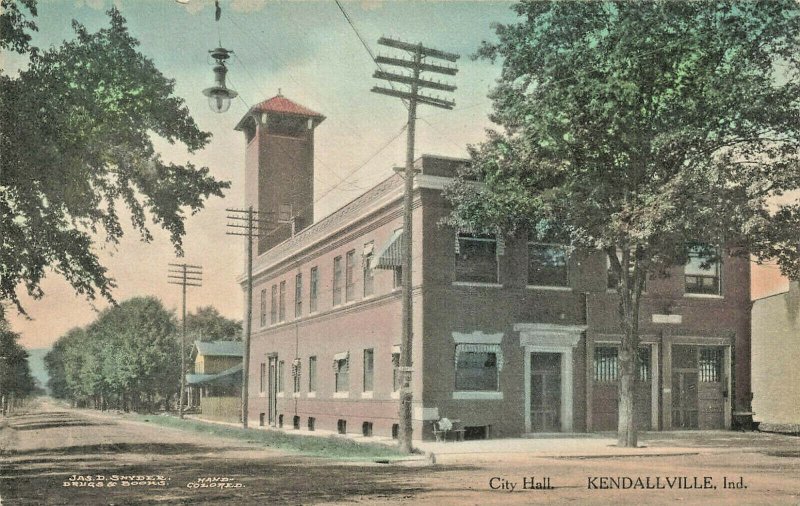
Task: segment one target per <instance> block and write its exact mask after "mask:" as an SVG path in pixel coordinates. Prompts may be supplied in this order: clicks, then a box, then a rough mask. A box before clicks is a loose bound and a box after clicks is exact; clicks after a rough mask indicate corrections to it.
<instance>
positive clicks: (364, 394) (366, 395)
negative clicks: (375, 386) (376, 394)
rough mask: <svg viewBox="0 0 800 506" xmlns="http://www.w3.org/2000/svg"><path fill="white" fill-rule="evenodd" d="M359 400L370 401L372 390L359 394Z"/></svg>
mask: <svg viewBox="0 0 800 506" xmlns="http://www.w3.org/2000/svg"><path fill="white" fill-rule="evenodd" d="M361 398H362V399H372V390H369V391H367V392H361Z"/></svg>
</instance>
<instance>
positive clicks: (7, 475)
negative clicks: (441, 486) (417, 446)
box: [0, 447, 468, 504]
mask: <svg viewBox="0 0 800 506" xmlns="http://www.w3.org/2000/svg"><path fill="white" fill-rule="evenodd" d="M82 448H83V449H87V448H89V447H82ZM129 449H131V450H132V449H133V448H129ZM160 449H161V450H164V448H163V447H162V448H160ZM202 450H203V451H204V452H208V451H209V448H208V447H205V448H203V449H202ZM176 455H179V456H178V458H176V459H170V460H167V459H155V460H153V462H152V463H148V464H137V465H130V464H124V463H122V462H120V461H119V460H111V459H107V460H104V459H103V456H100V455H98V458H97V459H96V460H94V461H93V462H91V463H90V462H88V461H86V460H85V459H81V462H75V461H72V460H67V461H55V462H52V463H50V464H49V465H47V464H45V465H42V464H41V461H42V459H36V461H35V463H34V462H31V461H19V462H13V463H10V464H2V465H0V471H1V472H0V490H2V496H3V497H4V498H8V499H9V503H10V504H299V503H302V504H314V503H320V502H332V501H343V502H354V501H366V502H371V501H375V500H380V499H390V498H391V499H397V500H400V499H402V500H411V499H413V497H414V496H415V495H416V494H419V493H420V492H422V491H430V490H431V488H430V486H423V485H422V482H423V480H424V481H425V482H426V483H428V484H429V483H430V477H431V474H438V473H442V472H453V471H459V470H464V469H468V468H466V467H460V468H457V467H448V468H447V470H446V471H445V470H444V469H443V468H437V467H416V468H412V467H403V466H397V465H374V464H370V465H352V464H348V465H342V464H334V463H331V464H327V463H324V462H323V463H320V460H318V459H311V458H299V457H285V456H284V457H275V456H271V457H267V458H261V459H228V458H224V457H219V458H218V457H213V456H208V455H204V456H200V457H198V456H191V455H187V453H184V454H183V455H182V456H181V455H180V454H176ZM53 456H54V457H56V455H53ZM73 474H80V475H93V476H96V475H103V476H105V477H106V480H109V479H110V477H111V475H118V476H137V475H151V476H152V475H162V476H164V477H165V478H166V479H167V481H166V483H165V484H164V485H163V486H159V485H144V486H138V485H137V486H124V484H123V482H122V481H118V482H117V486H116V487H114V488H89V487H85V486H81V487H76V486H72V485H69V483H70V477H71V476H72V475H73ZM207 477H224V478H229V479H230V480H231V481H230V483H232V484H241V487H240V488H227V489H216V488H190V487H192V486H193V485H194V484H196V483H198V479H200V478H207ZM65 484H67V485H66V486H65ZM190 484H191V485H190Z"/></svg>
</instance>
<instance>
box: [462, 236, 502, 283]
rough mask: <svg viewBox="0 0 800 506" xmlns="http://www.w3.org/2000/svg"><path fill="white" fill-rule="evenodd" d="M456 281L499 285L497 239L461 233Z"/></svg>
mask: <svg viewBox="0 0 800 506" xmlns="http://www.w3.org/2000/svg"><path fill="white" fill-rule="evenodd" d="M455 273H456V281H464V282H470V283H497V280H498V263H497V239H496V238H495V237H494V236H488V235H477V234H469V233H463V232H459V234H458V237H457V238H456V266H455Z"/></svg>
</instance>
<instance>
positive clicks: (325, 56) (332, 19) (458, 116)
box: [0, 0, 785, 348]
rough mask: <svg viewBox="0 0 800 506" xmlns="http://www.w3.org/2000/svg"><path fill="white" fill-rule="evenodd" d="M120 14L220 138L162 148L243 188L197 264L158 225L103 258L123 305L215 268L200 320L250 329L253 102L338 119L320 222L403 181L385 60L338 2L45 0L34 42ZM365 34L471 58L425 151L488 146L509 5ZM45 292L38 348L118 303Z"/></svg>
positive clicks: (382, 21) (366, 21) (215, 212)
mask: <svg viewBox="0 0 800 506" xmlns="http://www.w3.org/2000/svg"><path fill="white" fill-rule="evenodd" d="M112 3H113V4H114V5H116V6H117V7H118V8H119V9H120V11H121V13H122V15H123V16H124V17H125V18H126V19H127V21H128V27H129V30H130V32H131V33H132V34H133V36H134V37H136V38H137V39H138V40H139V41H140V42H141V45H140V48H139V49H140V51H141V52H142V53H143V54H145V55H146V56H148V57H150V58H152V59H153V61H154V62H155V64H156V66H157V67H158V68H159V69H160V70H161V71H162V72H163V73H164V74H165V75H166V76H167V77H170V78H173V79H175V81H176V94H177V95H178V96H180V97H182V98H184V99H185V100H186V104H187V106H188V108H189V110H190V112H191V114H192V116H193V117H194V118H195V120H196V121H197V123H198V125H199V127H200V128H201V129H203V130H205V131H209V132H211V133H212V134H213V138H212V140H211V142H210V143H209V144H208V146H207V147H206V148H205V149H203V150H202V151H200V152H197V153H195V154H192V155H190V154H188V153H187V152H186V150H185V149H182V147H181V146H172V145H169V144H167V143H165V142H163V141H160V140H156V148H157V149H158V150H159V151H160V153H161V154H162V157H163V158H164V159H165V160H166V161H173V162H176V163H184V162H186V161H187V160H188V161H192V162H193V163H195V164H198V165H203V166H207V167H209V168H210V169H211V173H212V174H213V175H214V176H215V177H216V178H218V179H222V180H227V181H230V182H231V188H230V189H229V190H228V191H227V192H226V195H225V198H223V199H220V198H212V199H210V200H209V201H208V202H207V203H206V207H205V209H204V210H203V211H201V212H200V213H198V214H197V215H195V216H192V217H190V218H189V219H188V220H187V226H186V230H187V234H186V236H185V238H184V249H185V256H184V257H183V258H181V259H178V258H176V256H175V252H174V249H173V248H172V246H171V244H170V242H169V240H168V237H167V235H166V234H165V233H163V231H161V230H160V229H158V228H157V227H156V226H153V227H151V231H152V232H153V233H154V236H155V239H154V240H153V241H152V242H151V243H147V244H146V243H142V242H140V241H139V237H138V234H137V233H135V232H133V230H132V229H131V227H130V226H129V227H128V228H127V229H126V235H125V237H124V238H123V239H122V241H121V242H120V244H119V245H118V246H116V247H111V246H108V245H104V244H102V243H98V251H99V254H100V257H101V260H102V261H103V262H104V264H105V265H106V266H107V267H108V268H109V270H110V274H111V275H112V276H113V277H114V278H115V279H116V282H117V285H118V288H117V289H116V290H115V292H114V295H115V297H116V299H117V300H118V301H121V300H125V299H127V298H130V297H133V296H140V295H155V296H157V297H159V298H161V299H162V300H163V301H164V303H165V305H166V306H167V307H168V308H171V309H179V308H180V304H181V295H180V287H179V286H176V285H171V284H168V283H167V272H168V264H169V263H170V262H184V261H185V262H187V263H190V264H195V265H202V266H203V286H202V287H199V288H190V289H189V294H188V300H187V307H188V309H189V311H192V310H194V309H195V308H197V307H199V306H207V305H213V306H215V307H216V308H217V309H219V310H220V312H221V313H222V314H223V315H225V316H227V317H230V318H235V319H241V318H242V313H243V295H242V290H241V287H240V286H239V285H238V284H237V283H236V281H235V279H236V277H237V276H239V275H240V274H241V272H242V270H243V265H244V264H243V252H244V242H243V240H240V239H241V238H239V237H235V236H227V235H226V234H225V223H226V218H225V215H226V212H225V208H230V207H241V206H242V205H243V202H244V187H243V180H244V137H243V134H242V133H241V132H236V131H234V129H233V128H234V126H235V125H236V123H237V122H238V121H239V119H240V118H241V117H242V116H243V115H244V114H245V113H246V112H247V110H248V109H249V108H250V107H251V106H252V105H254V104H256V103H258V102H260V101H262V100H264V99H267V98H270V97H272V96H274V95H276V94H278V92H279V90H280V92H281V93H282V94H283V95H284V96H286V97H287V98H289V99H291V100H293V101H295V102H298V103H299V104H301V105H304V106H306V107H308V108H310V109H312V110H315V111H317V112H319V113H321V114H323V115H325V116H326V117H327V119H326V120H325V121H324V122H323V123H322V124H321V125H320V126H319V127H318V128H317V130H316V135H315V142H316V146H315V161H314V163H315V183H314V186H315V201H316V202H315V213H314V214H315V217H316V219H319V218H321V217H324V216H325V215H327V214H329V213H331V212H332V211H334V210H336V209H338V208H339V207H341V206H342V205H343V204H345V203H346V202H348V201H350V200H352V199H353V198H355V197H356V196H358V195H359V194H361V193H362V192H363V191H365V190H366V189H368V188H369V187H370V186H372V185H373V184H375V183H377V182H378V181H380V180H382V179H384V178H385V177H387V176H388V175H390V174H391V170H392V167H394V166H397V165H402V164H403V163H404V159H405V135H400V134H401V129H402V127H403V125H404V124H405V122H406V110H405V109H404V108H403V106H402V105H401V103H400V101H399V100H397V99H394V98H390V97H386V96H383V95H378V94H375V93H371V92H370V88H371V87H372V86H373V85H375V84H382V83H380V82H378V81H377V80H376V79H373V78H372V73H373V71H374V70H375V64H374V63H373V61H372V60H371V58H370V56H369V54H368V52H367V50H366V49H365V48H364V45H363V44H362V42H361V40H359V38H358V36H357V34H356V31H354V29H353V28H352V27H351V26H350V25H349V24H348V22H347V20H346V19H345V17H344V15H343V14H342V12H341V11H340V10H339V8H338V7H337V5H336V3H335V2H333V1H332V0H326V1H315V2H311V1H280V2H278V1H266V0H221V2H220V3H221V6H222V17H221V20H220V21H219V22H215V21H214V7H213V1H212V0H189V2H188V3H187V4H180V3H177V2H175V1H173V0H115V1H113V2H112V1H111V0H40V2H39V6H38V9H39V16H38V17H37V18H36V23H37V24H38V26H39V32H38V33H36V34H35V35H34V39H33V43H34V44H35V45H37V46H39V47H48V46H50V45H54V44H56V45H57V44H60V42H61V41H63V40H65V39H71V38H73V30H72V28H71V23H72V20H73V19H75V20H77V21H79V22H80V23H82V24H84V25H85V26H86V27H87V28H88V29H89V30H90V31H95V30H97V29H99V28H101V27H103V26H106V25H107V24H108V23H107V16H106V14H105V11H107V10H108V9H109V8H110V6H111V5H112ZM342 4H343V5H344V8H345V10H346V11H347V13H348V14H349V16H350V18H351V20H352V22H353V24H354V25H355V27H356V29H357V31H358V33H359V34H360V35H361V37H362V38H363V40H364V42H365V43H366V44H367V46H369V48H370V49H371V50H372V51H373V52H374V53H380V54H387V55H389V54H396V52H395V51H393V50H390V49H388V48H381V47H380V46H378V45H377V40H378V38H379V37H381V36H389V37H392V38H397V39H401V40H405V41H408V42H414V43H416V42H422V43H423V44H425V45H426V46H429V47H434V48H437V49H441V50H444V51H448V52H454V53H458V54H460V55H462V58H461V59H460V60H459V62H458V67H459V69H460V71H459V73H458V74H457V75H456V76H455V77H453V78H449V79H448V80H449V81H450V82H452V83H453V84H455V85H457V86H458V89H457V90H456V91H455V92H454V93H453V95H452V97H451V98H453V99H454V100H455V101H456V108H455V109H454V110H452V111H446V110H442V109H435V108H430V107H425V106H421V108H420V110H419V111H418V116H419V118H420V119H419V121H418V122H417V144H416V146H417V149H416V153H417V155H419V154H422V153H432V154H439V155H445V156H454V157H466V156H467V151H466V146H467V145H468V144H472V143H478V142H480V141H481V140H482V139H483V138H484V136H485V128H487V127H490V126H491V123H490V122H489V120H488V119H487V115H488V113H489V112H490V111H491V103H490V101H489V99H488V98H487V92H488V91H489V90H490V89H491V87H492V86H493V85H494V83H495V81H496V79H497V78H498V76H499V73H500V65H499V63H498V64H494V65H493V64H491V63H490V62H488V61H485V60H477V61H476V60H473V59H471V58H470V55H472V54H474V53H475V51H476V50H477V48H478V47H479V45H480V43H481V41H482V40H490V41H491V40H494V30H493V28H492V24H493V23H495V22H501V23H509V22H513V21H514V20H515V15H514V13H513V12H512V11H511V8H510V7H511V3H510V2H490V1H474V2H455V1H447V2H444V1H439V2H433V1H425V2H422V1H392V2H379V1H375V0H365V1H343V2H342ZM220 44H221V45H222V46H224V47H226V48H228V49H232V50H233V51H234V57H233V58H232V59H231V60H229V65H228V68H229V71H228V85H229V87H231V88H233V89H235V90H236V91H237V92H238V93H239V96H240V98H239V99H237V100H235V101H234V103H233V104H232V106H231V109H230V111H228V112H227V113H225V114H215V113H213V112H211V111H210V109H209V108H208V105H207V103H206V98H205V97H204V96H203V95H202V93H201V92H202V90H203V89H204V88H206V87H209V86H211V85H212V81H213V75H212V71H211V61H210V57H209V55H208V50H209V49H212V48H214V47H217V46H218V45H220ZM3 58H4V59H2V60H0V62H2V65H3V67H4V69H5V70H4V71H5V72H7V73H9V74H13V73H14V72H15V71H16V69H18V68H19V67H20V65H23V64H24V62H22V61H20V60H19V59H17V58H15V57H14V56H9V55H4V56H3ZM777 274H778V273H777V270H776V269H775V268H770V267H767V268H765V269H762V272H760V273H758V274H756V275H754V276H755V278H754V283H753V287H754V296H761V295H764V294H768V293H774V292H776V291H781V290H783V289H784V288H783V287H784V284H785V283H784V282H783V281H781V280H780V279H779V278H778V276H777ZM42 288H43V289H44V291H45V296H44V298H42V299H41V300H38V301H33V300H30V299H28V298H23V304H24V306H25V307H26V309H27V311H28V313H29V315H30V318H31V319H25V318H23V317H20V316H18V315H15V314H14V312H13V311H10V312H9V313H11V314H10V315H9V316H10V319H11V323H12V327H13V328H14V330H15V331H17V332H20V333H21V334H22V339H21V342H22V344H23V345H24V346H26V347H28V348H39V347H46V346H50V345H51V344H52V343H53V342H54V341H55V340H56V339H58V337H60V336H61V335H63V334H64V333H65V332H66V331H67V330H69V329H70V328H73V327H75V326H84V325H86V324H88V323H90V322H91V321H93V320H94V319H95V318H96V316H97V311H98V310H101V309H103V308H105V307H107V303H106V302H104V301H101V300H98V301H95V302H94V303H90V302H88V301H86V300H85V299H84V298H82V297H81V296H78V295H76V294H75V293H74V291H73V290H72V288H71V287H70V286H69V285H68V284H67V283H66V282H65V281H63V280H62V279H61V278H59V277H58V276H57V275H55V274H54V273H50V274H49V275H48V276H47V278H46V279H45V280H44V282H43V284H42Z"/></svg>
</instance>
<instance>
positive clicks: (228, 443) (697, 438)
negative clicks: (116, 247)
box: [0, 403, 800, 506]
mask: <svg viewBox="0 0 800 506" xmlns="http://www.w3.org/2000/svg"><path fill="white" fill-rule="evenodd" d="M454 444H457V443H454ZM647 444H648V445H650V447H651V448H654V447H663V448H674V447H676V446H680V447H689V448H697V449H698V451H697V452H696V453H695V452H685V453H683V454H681V455H669V456H647V457H608V456H600V457H595V458H592V455H591V454H587V455H584V456H581V457H579V456H575V455H572V456H570V457H569V458H553V457H547V458H542V457H537V455H536V452H530V453H528V452H525V453H509V452H507V451H503V450H498V451H497V452H492V451H488V452H483V453H480V454H469V453H458V452H450V453H447V454H440V455H439V456H438V461H439V463H438V464H437V465H435V466H430V465H425V466H421V465H419V464H420V463H417V465H408V464H405V465H398V464H392V465H385V464H373V463H358V464H353V463H345V462H333V461H330V460H325V459H317V458H306V457H298V456H296V455H291V454H286V453H280V452H277V451H274V450H269V449H264V448H263V447H258V446H256V445H254V444H248V443H243V442H242V441H236V440H229V439H224V438H219V437H211V436H205V435H204V436H198V435H197V434H195V433H191V432H182V431H179V430H172V429H165V428H161V427H154V426H150V425H148V424H146V423H141V422H131V421H127V420H120V419H115V418H114V417H111V416H104V415H101V416H98V415H96V414H93V413H91V412H85V411H75V410H67V409H63V408H58V407H56V406H54V405H52V404H46V403H45V404H42V406H41V407H40V408H39V409H38V410H36V411H34V412H31V413H29V414H26V415H21V416H14V417H11V418H9V419H8V420H6V426H5V427H3V428H2V429H0V452H1V453H0V455H1V456H2V460H0V498H2V500H1V501H0V503H2V504H3V505H5V504H12V505H16V504H82V505H94V504H237V505H249V504H319V503H363V504H377V503H391V504H398V503H412V502H413V503H414V504H435V505H437V506H442V505H447V504H531V503H543V504H544V503H549V504H563V503H576V504H589V503H595V504H668V503H673V502H676V501H679V502H681V503H685V504H794V505H797V504H800V438H791V437H784V436H774V435H767V434H741V433H713V434H712V435H709V434H702V433H695V434H686V433H680V434H663V433H662V434H656V435H655V436H653V437H652V438H651V439H650V440H649V441H647ZM453 448H455V447H453ZM498 448H499V447H498ZM587 453H590V452H587ZM651 455H657V452H655V453H654V452H651ZM548 478H549V480H547V479H548ZM648 479H649V481H648ZM724 483H727V484H728V485H730V486H731V487H733V488H728V489H725V488H723V484H724ZM537 484H538V486H540V487H542V488H535V487H536V486H537ZM639 484H641V486H651V487H653V488H649V489H641V488H638V485H639ZM526 485H529V486H530V487H529V488H524V487H525V486H526ZM548 486H549V487H551V488H547V487H548ZM628 486H630V488H626V487H628ZM512 487H513V490H512ZM688 487H692V488H688ZM703 487H706V488H703ZM712 487H716V488H712ZM735 487H740V488H735ZM744 487H747V488H744Z"/></svg>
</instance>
